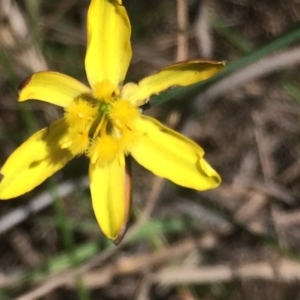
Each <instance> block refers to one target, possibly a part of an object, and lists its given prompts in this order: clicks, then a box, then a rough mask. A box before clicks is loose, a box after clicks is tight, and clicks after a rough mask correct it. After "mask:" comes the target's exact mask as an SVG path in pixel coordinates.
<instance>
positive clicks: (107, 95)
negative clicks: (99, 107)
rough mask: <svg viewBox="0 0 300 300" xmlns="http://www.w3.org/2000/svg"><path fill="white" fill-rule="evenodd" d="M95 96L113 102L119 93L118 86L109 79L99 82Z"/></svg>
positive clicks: (95, 88)
mask: <svg viewBox="0 0 300 300" xmlns="http://www.w3.org/2000/svg"><path fill="white" fill-rule="evenodd" d="M93 90H94V97H96V98H97V99H99V100H102V101H105V102H111V101H112V99H113V97H115V96H117V95H118V94H119V91H118V90H117V89H116V87H115V86H114V85H113V84H112V83H111V82H110V81H108V80H103V81H101V82H99V83H97V84H96V85H95V87H94V89H93Z"/></svg>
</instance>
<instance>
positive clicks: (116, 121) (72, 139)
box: [60, 82, 140, 164]
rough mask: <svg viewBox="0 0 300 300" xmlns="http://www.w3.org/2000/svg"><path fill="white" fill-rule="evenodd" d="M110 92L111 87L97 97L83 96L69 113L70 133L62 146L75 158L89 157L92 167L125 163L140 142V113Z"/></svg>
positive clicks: (99, 89)
mask: <svg viewBox="0 0 300 300" xmlns="http://www.w3.org/2000/svg"><path fill="white" fill-rule="evenodd" d="M104 83H105V82H104ZM109 90H110V86H108V87H105V86H104V87H103V86H101V84H99V86H97V87H96V89H95V95H96V96H94V95H81V96H80V97H78V98H76V99H74V101H73V103H72V104H70V105H69V106H68V107H67V108H66V109H65V116H64V118H65V121H66V123H67V125H68V133H67V134H66V135H65V136H64V138H63V139H62V140H61V141H60V146H61V148H62V149H68V150H69V151H71V153H72V154H73V155H80V154H86V155H87V156H88V157H90V159H91V163H92V164H96V163H99V164H104V163H109V162H111V161H112V160H114V159H118V160H119V161H120V162H122V161H124V159H122V155H124V154H125V155H126V154H128V153H130V152H131V149H132V147H133V145H134V144H135V142H136V140H137V138H138V134H137V131H136V126H135V123H136V120H137V119H138V118H139V117H140V112H139V111H138V109H136V108H135V107H133V106H132V104H131V103H130V102H129V101H126V100H124V99H122V98H120V97H119V93H118V92H115V91H110V92H108V91H109ZM103 91H104V92H103ZM101 92H102V93H101ZM101 94H103V97H101Z"/></svg>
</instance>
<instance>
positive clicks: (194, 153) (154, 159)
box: [131, 116, 221, 191]
mask: <svg viewBox="0 0 300 300" xmlns="http://www.w3.org/2000/svg"><path fill="white" fill-rule="evenodd" d="M138 122H139V123H138V124H137V125H138V126H139V129H138V130H139V131H140V133H141V137H140V140H139V141H138V142H137V143H136V145H135V146H134V147H133V150H132V152H131V155H132V156H133V157H134V158H135V159H136V161H137V162H138V163H139V164H141V165H142V166H144V167H145V168H147V169H148V170H150V171H152V172H153V173H154V174H156V175H157V176H160V177H164V178H167V179H169V180H171V181H173V182H174V183H176V184H178V185H181V186H184V187H188V188H192V189H196V190H200V191H201V190H207V189H212V188H215V187H217V186H218V185H219V184H220V183H221V179H220V176H219V175H218V174H217V173H216V171H215V170H214V169H213V168H212V167H211V166H210V165H209V164H208V163H207V162H206V161H205V160H204V158H203V156H204V151H203V149H202V148H200V147H199V146H198V145H197V144H196V143H194V142H193V141H192V140H190V139H188V138H186V137H185V136H183V135H181V134H179V133H177V132H175V131H173V130H171V129H170V128H167V127H165V126H163V125H162V124H160V123H159V122H157V121H156V120H154V119H152V118H149V117H146V116H143V117H142V118H141V119H140V120H139V121H138Z"/></svg>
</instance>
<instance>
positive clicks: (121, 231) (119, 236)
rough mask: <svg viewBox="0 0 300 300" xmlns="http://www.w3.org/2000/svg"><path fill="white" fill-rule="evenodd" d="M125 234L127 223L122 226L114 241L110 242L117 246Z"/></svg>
mask: <svg viewBox="0 0 300 300" xmlns="http://www.w3.org/2000/svg"><path fill="white" fill-rule="evenodd" d="M126 232H127V222H126V224H124V225H123V227H122V228H121V230H120V232H119V233H118V235H117V236H116V237H115V238H114V239H111V240H112V242H113V243H114V244H115V246H118V245H119V244H120V243H121V242H122V241H123V239H124V236H125V234H126Z"/></svg>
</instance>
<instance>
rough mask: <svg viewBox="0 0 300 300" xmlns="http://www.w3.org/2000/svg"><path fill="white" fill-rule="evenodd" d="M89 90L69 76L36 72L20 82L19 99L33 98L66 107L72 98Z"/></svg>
mask: <svg viewBox="0 0 300 300" xmlns="http://www.w3.org/2000/svg"><path fill="white" fill-rule="evenodd" d="M90 92H91V90H90V88H88V87H87V86H86V85H84V84H83V83H81V82H79V81H78V80H76V79H74V78H72V77H70V76H67V75H64V74H61V73H58V72H50V71H46V72H38V73H35V74H33V75H31V76H30V77H28V78H27V79H25V80H24V81H23V83H22V84H21V86H20V91H19V101H26V100H30V99H35V100H41V101H46V102H48V103H52V104H55V105H58V106H61V107H66V106H68V105H69V104H70V103H71V102H72V101H73V100H74V98H76V97H78V96H79V95H81V94H87V93H90Z"/></svg>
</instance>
